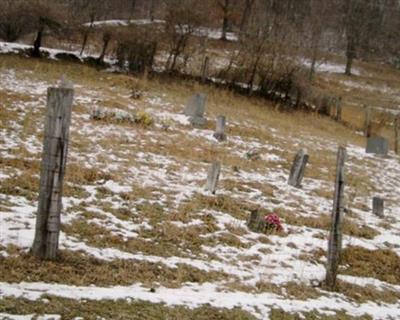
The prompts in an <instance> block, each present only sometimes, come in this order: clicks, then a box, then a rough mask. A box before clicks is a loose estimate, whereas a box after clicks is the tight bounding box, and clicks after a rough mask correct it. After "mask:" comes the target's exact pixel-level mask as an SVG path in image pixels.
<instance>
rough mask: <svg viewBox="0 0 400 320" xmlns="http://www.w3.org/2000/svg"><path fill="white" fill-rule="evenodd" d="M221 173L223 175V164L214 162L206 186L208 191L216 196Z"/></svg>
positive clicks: (209, 170)
mask: <svg viewBox="0 0 400 320" xmlns="http://www.w3.org/2000/svg"><path fill="white" fill-rule="evenodd" d="M220 173H221V163H220V162H218V161H215V162H213V163H212V165H211V166H210V168H209V169H208V175H207V185H206V190H208V191H210V192H211V193H212V194H215V192H216V191H217V185H218V180H219V175H220Z"/></svg>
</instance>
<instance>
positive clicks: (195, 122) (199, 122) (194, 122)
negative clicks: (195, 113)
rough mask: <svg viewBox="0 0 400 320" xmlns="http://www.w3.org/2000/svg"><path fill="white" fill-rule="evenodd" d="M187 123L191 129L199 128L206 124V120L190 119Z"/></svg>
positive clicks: (201, 118) (200, 118)
mask: <svg viewBox="0 0 400 320" xmlns="http://www.w3.org/2000/svg"><path fill="white" fill-rule="evenodd" d="M189 122H190V124H191V125H192V126H193V127H196V128H201V127H204V126H205V125H206V123H207V119H206V118H203V117H190V118H189Z"/></svg>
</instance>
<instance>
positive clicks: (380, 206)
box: [372, 197, 384, 218]
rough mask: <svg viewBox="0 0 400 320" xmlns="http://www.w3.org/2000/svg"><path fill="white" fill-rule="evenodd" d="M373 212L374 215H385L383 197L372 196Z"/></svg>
mask: <svg viewBox="0 0 400 320" xmlns="http://www.w3.org/2000/svg"><path fill="white" fill-rule="evenodd" d="M372 212H373V214H374V215H376V216H378V217H380V218H383V217H384V201H383V199H382V198H379V197H373V198H372Z"/></svg>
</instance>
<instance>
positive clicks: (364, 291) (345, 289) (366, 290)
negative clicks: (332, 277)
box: [336, 281, 400, 304]
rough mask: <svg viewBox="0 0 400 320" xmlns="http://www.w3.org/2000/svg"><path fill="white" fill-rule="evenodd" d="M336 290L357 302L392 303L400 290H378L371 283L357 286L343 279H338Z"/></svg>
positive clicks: (398, 297)
mask: <svg viewBox="0 0 400 320" xmlns="http://www.w3.org/2000/svg"><path fill="white" fill-rule="evenodd" d="M336 290H337V292H339V293H343V294H344V295H345V296H346V297H348V298H350V299H352V300H354V301H356V302H358V303H366V302H369V301H372V302H374V303H390V304H394V303H396V302H398V301H399V299H400V292H397V291H393V290H389V289H382V290H379V289H377V288H375V287H374V286H372V285H366V286H359V285H355V284H352V283H348V282H345V281H338V282H337V288H336Z"/></svg>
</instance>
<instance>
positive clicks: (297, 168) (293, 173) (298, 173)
mask: <svg viewBox="0 0 400 320" xmlns="http://www.w3.org/2000/svg"><path fill="white" fill-rule="evenodd" d="M308 158H309V156H308V154H307V150H305V149H301V150H300V151H299V152H298V153H297V154H296V157H295V158H294V162H293V165H292V169H291V170H290V176H289V181H288V184H289V185H291V186H293V187H296V188H300V187H301V182H302V181H303V177H304V171H305V169H306V165H307V162H308Z"/></svg>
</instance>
